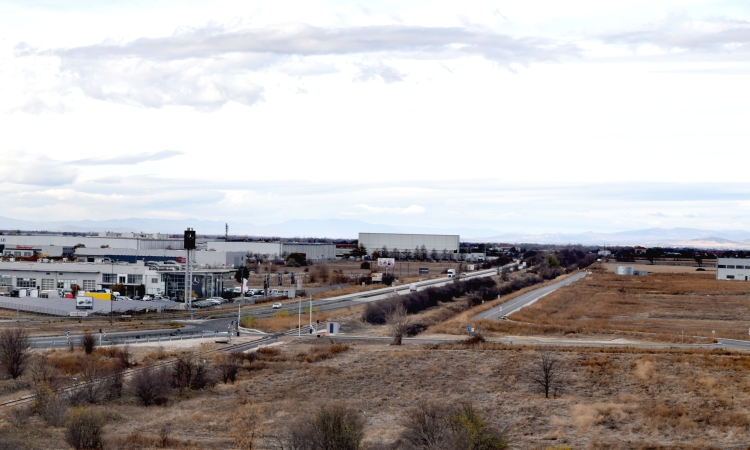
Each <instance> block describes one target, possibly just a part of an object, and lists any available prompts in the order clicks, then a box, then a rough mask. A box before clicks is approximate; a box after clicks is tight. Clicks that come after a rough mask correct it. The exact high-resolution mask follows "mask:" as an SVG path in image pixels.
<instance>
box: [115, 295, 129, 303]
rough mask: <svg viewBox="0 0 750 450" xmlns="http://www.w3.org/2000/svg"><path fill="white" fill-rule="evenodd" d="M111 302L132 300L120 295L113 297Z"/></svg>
mask: <svg viewBox="0 0 750 450" xmlns="http://www.w3.org/2000/svg"><path fill="white" fill-rule="evenodd" d="M113 300H115V301H118V302H119V301H120V300H132V298H130V297H128V296H127V295H121V296H119V297H115V298H114V299H113Z"/></svg>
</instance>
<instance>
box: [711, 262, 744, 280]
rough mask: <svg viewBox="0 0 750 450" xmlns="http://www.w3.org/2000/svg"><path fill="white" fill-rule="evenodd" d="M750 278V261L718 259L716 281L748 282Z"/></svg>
mask: <svg viewBox="0 0 750 450" xmlns="http://www.w3.org/2000/svg"><path fill="white" fill-rule="evenodd" d="M749 276H750V259H741V258H717V260H716V279H717V280H742V281H747V280H748V277H749Z"/></svg>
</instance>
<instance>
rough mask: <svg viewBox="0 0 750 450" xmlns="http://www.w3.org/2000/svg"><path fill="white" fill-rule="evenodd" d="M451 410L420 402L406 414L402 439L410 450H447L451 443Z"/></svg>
mask: <svg viewBox="0 0 750 450" xmlns="http://www.w3.org/2000/svg"><path fill="white" fill-rule="evenodd" d="M449 417H450V410H449V408H447V407H445V406H443V405H440V404H437V403H432V402H427V401H420V402H418V403H417V405H416V406H415V407H414V408H412V409H410V410H409V411H407V412H406V420H405V423H404V424H403V425H404V428H405V430H404V432H403V433H402V434H401V439H402V440H403V441H404V443H405V447H406V448H407V449H408V450H439V449H446V450H448V447H446V445H450V444H449V442H450V441H451V439H450V437H451V424H450V420H449Z"/></svg>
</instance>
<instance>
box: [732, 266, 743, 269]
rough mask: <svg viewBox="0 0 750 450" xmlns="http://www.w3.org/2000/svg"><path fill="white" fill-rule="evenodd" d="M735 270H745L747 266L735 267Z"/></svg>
mask: <svg viewBox="0 0 750 450" xmlns="http://www.w3.org/2000/svg"><path fill="white" fill-rule="evenodd" d="M734 268H735V269H744V268H745V266H734Z"/></svg>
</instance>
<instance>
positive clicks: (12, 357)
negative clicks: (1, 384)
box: [0, 327, 31, 380]
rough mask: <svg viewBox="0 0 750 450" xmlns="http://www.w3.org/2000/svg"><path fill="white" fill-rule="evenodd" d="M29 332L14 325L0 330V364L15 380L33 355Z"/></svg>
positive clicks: (21, 373)
mask: <svg viewBox="0 0 750 450" xmlns="http://www.w3.org/2000/svg"><path fill="white" fill-rule="evenodd" d="M30 346H31V341H29V333H28V331H26V330H25V329H23V328H20V327H13V328H6V329H3V330H2V331H0V364H2V365H3V367H5V370H6V371H7V372H8V375H10V377H11V378H13V379H14V380H15V379H16V378H18V377H20V376H21V375H23V372H24V369H25V368H26V362H27V360H28V359H29V356H31V348H30Z"/></svg>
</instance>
